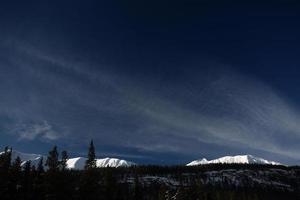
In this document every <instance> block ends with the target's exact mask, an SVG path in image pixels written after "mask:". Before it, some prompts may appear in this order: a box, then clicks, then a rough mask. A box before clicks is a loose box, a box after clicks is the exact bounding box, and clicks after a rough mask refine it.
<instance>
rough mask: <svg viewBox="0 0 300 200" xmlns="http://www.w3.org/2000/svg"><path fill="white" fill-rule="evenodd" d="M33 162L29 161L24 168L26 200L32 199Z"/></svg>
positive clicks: (24, 193)
mask: <svg viewBox="0 0 300 200" xmlns="http://www.w3.org/2000/svg"><path fill="white" fill-rule="evenodd" d="M30 171H31V161H27V162H26V163H25V165H24V167H23V181H22V182H23V184H22V185H23V195H24V199H31V194H32V190H31V188H32V180H31V173H30Z"/></svg>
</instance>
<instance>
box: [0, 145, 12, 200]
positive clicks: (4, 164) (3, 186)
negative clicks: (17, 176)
mask: <svg viewBox="0 0 300 200" xmlns="http://www.w3.org/2000/svg"><path fill="white" fill-rule="evenodd" d="M10 165H11V149H9V148H8V147H5V148H4V152H3V153H2V154H0V198H1V199H11V197H10V194H9V188H10V184H9V178H10V177H9V168H10Z"/></svg>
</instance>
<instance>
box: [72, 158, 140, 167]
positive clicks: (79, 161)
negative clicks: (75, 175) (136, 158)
mask: <svg viewBox="0 0 300 200" xmlns="http://www.w3.org/2000/svg"><path fill="white" fill-rule="evenodd" d="M86 160H87V159H86V158H84V157H77V158H70V159H69V160H68V161H67V168H68V169H84V165H85V161H86ZM96 165H97V167H130V166H132V165H135V164H134V163H132V162H129V161H126V160H120V159H117V158H103V159H96Z"/></svg>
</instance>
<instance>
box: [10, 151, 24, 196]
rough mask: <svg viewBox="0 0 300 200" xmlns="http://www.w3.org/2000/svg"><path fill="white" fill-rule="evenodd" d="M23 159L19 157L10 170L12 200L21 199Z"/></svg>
mask: <svg viewBox="0 0 300 200" xmlns="http://www.w3.org/2000/svg"><path fill="white" fill-rule="evenodd" d="M21 163H22V161H21V159H20V157H19V156H18V157H17V158H16V159H15V161H14V162H13V164H12V166H11V169H10V174H9V175H10V194H11V198H12V199H20V188H21V180H22V167H21Z"/></svg>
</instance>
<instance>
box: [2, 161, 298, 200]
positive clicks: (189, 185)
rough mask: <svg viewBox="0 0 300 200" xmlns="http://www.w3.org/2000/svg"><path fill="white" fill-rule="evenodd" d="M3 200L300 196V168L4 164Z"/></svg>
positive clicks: (246, 199)
mask: <svg viewBox="0 0 300 200" xmlns="http://www.w3.org/2000/svg"><path fill="white" fill-rule="evenodd" d="M0 199H1V200H6V199H9V200H15V199H16V200H18V199H38V200H41V199H49V200H50V199H78V200H80V199H86V200H93V199H111V200H114V199H130V200H131V199H135V200H143V199H147V200H148V199H149V200H152V199H153V200H156V199H158V200H162V199H174V200H175V199H176V200H179V199H187V200H188V199H191V200H196V199H199V200H202V199H203V200H223V199H228V200H235V199H236V200H252V199H253V200H259V199H262V200H268V199H270V200H276V199H284V200H293V199H295V200H296V199H300V168H299V167H285V166H269V165H223V164H214V165H204V166H198V167H184V166H171V167H161V166H136V167H130V168H101V169H89V170H83V171H70V170H63V169H57V170H48V171H44V169H42V168H40V167H37V168H36V167H31V166H30V164H27V165H25V166H24V167H23V169H20V168H19V167H18V166H14V165H10V166H4V165H2V166H1V165H0Z"/></svg>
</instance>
